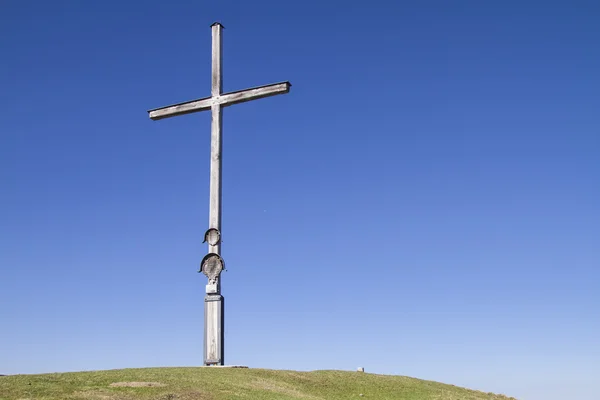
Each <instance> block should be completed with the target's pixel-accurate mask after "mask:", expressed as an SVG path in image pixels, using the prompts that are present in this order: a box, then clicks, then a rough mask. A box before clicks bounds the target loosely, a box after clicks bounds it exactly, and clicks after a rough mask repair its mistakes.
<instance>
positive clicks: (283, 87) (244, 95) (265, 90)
mask: <svg viewBox="0 0 600 400" xmlns="http://www.w3.org/2000/svg"><path fill="white" fill-rule="evenodd" d="M291 86H292V84H291V83H289V82H279V83H274V84H272V85H265V86H258V87H255V88H252V89H245V90H239V91H237V92H230V93H225V94H223V95H221V96H220V98H219V99H218V100H217V101H218V102H219V104H221V105H222V106H230V105H232V104H239V103H243V102H246V101H250V100H256V99H261V98H263V97H269V96H276V95H278V94H284V93H288V92H289V91H290V87H291Z"/></svg>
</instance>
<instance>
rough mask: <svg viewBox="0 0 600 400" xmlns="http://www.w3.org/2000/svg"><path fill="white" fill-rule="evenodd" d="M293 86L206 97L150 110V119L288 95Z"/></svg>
mask: <svg viewBox="0 0 600 400" xmlns="http://www.w3.org/2000/svg"><path fill="white" fill-rule="evenodd" d="M291 86H292V85H291V84H290V83H289V82H280V83H274V84H272V85H265V86H259V87H255V88H252V89H245V90H239V91H237V92H230V93H224V94H222V95H220V96H214V97H206V98H204V99H198V100H192V101H187V102H185V103H179V104H173V105H170V106H166V107H161V108H156V109H154V110H149V111H148V114H149V116H150V119H152V120H157V119H163V118H169V117H176V116H178V115H184V114H190V113H194V112H199V111H205V110H210V109H211V107H212V106H213V105H217V104H219V105H221V106H222V107H226V106H230V105H233V104H238V103H244V102H246V101H250V100H256V99H261V98H263V97H269V96H275V95H278V94H284V93H288V92H289V91H290V87H291Z"/></svg>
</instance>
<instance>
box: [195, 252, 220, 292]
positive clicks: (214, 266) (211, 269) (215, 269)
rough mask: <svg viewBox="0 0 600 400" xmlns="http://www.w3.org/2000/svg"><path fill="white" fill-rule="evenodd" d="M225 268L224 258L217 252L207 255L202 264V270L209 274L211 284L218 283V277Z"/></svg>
mask: <svg viewBox="0 0 600 400" xmlns="http://www.w3.org/2000/svg"><path fill="white" fill-rule="evenodd" d="M224 269H225V263H224V262H223V259H222V258H221V256H219V255H218V254H215V253H208V254H207V255H205V256H204V258H203V259H202V263H201V264H200V272H202V273H203V274H204V275H206V276H207V278H208V284H209V285H214V284H215V283H217V278H218V277H219V275H221V271H223V270H224Z"/></svg>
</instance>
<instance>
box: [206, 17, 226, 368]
mask: <svg viewBox="0 0 600 400" xmlns="http://www.w3.org/2000/svg"><path fill="white" fill-rule="evenodd" d="M211 27H212V85H211V97H212V98H213V99H218V98H219V97H220V96H221V94H222V93H223V71H222V69H221V68H222V61H223V54H222V44H223V39H222V35H221V33H222V31H223V25H221V24H220V23H218V22H215V23H214V24H212V26H211ZM211 114H212V120H211V139H210V203H209V216H208V219H209V229H211V230H216V231H217V232H218V235H219V240H217V241H216V242H211V241H209V243H208V253H212V254H217V255H219V256H220V255H221V240H220V236H221V172H222V165H223V164H222V161H223V153H222V147H223V136H222V128H223V107H222V106H221V104H220V103H219V102H214V103H213V104H212V105H211ZM223 311H224V298H223V296H222V295H221V277H220V276H219V277H217V278H216V282H215V283H214V284H210V283H209V284H208V285H206V297H205V298H204V365H215V364H216V365H223V364H224V362H225V360H224V359H225V351H224V342H225V340H224V339H225V338H224V335H225V319H224V315H223Z"/></svg>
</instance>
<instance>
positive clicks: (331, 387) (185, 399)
mask: <svg viewBox="0 0 600 400" xmlns="http://www.w3.org/2000/svg"><path fill="white" fill-rule="evenodd" d="M123 382H125V383H127V384H128V385H133V384H132V383H131V382H146V383H152V384H153V385H154V386H142V387H130V386H115V385H114V384H115V383H121V384H122V383H123ZM111 384H113V385H111ZM138 385H139V384H138ZM361 394H362V396H361ZM0 399H2V400H25V399H36V400H38V399H39V400H50V399H60V400H63V399H64V400H69V399H85V400H116V399H124V400H128V399H132V400H133V399H136V400H137V399H140V400H142V399H152V400H194V399H202V400H225V399H257V400H270V399H312V400H317V399H323V400H335V399H344V400H347V399H394V400H433V399H435V400H483V399H486V400H507V399H512V398H509V397H506V396H503V395H495V394H492V393H484V392H478V391H474V390H468V389H463V388H459V387H456V386H452V385H445V384H441V383H436V382H431V381H424V380H420V379H414V378H408V377H404V376H389V375H374V374H369V373H360V372H344V371H313V372H296V371H274V370H265V369H231V368H144V369H122V370H109V371H93V372H72V373H60V374H42V375H12V376H0Z"/></svg>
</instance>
